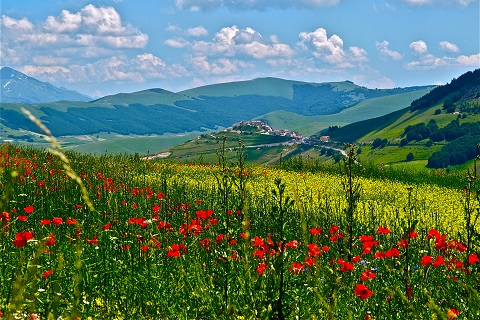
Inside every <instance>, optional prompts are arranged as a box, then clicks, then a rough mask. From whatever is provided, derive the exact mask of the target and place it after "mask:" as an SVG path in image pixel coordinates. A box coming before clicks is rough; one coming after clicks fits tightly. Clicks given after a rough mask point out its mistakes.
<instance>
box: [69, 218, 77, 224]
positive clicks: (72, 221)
mask: <svg viewBox="0 0 480 320" xmlns="http://www.w3.org/2000/svg"><path fill="white" fill-rule="evenodd" d="M67 224H77V220H76V219H71V218H69V219H67Z"/></svg>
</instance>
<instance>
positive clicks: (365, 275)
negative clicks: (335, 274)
mask: <svg viewBox="0 0 480 320" xmlns="http://www.w3.org/2000/svg"><path fill="white" fill-rule="evenodd" d="M376 276H377V274H376V273H375V272H373V271H372V270H365V271H363V272H362V275H361V276H360V280H361V281H365V280H368V279H373V278H375V277H376Z"/></svg>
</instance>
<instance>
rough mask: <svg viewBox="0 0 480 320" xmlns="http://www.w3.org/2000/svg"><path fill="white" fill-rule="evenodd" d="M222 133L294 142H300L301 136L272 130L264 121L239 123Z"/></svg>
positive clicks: (286, 131) (285, 131)
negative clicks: (258, 135) (263, 135)
mask: <svg viewBox="0 0 480 320" xmlns="http://www.w3.org/2000/svg"><path fill="white" fill-rule="evenodd" d="M223 131H224V132H233V133H247V134H248V133H260V134H267V135H271V136H281V137H290V138H292V139H295V140H302V139H303V136H302V134H300V133H296V132H290V131H288V130H280V129H273V128H272V127H270V126H269V125H268V124H267V123H266V122H265V121H261V120H251V121H240V122H237V123H235V124H233V125H232V126H231V127H228V128H226V129H224V130H223Z"/></svg>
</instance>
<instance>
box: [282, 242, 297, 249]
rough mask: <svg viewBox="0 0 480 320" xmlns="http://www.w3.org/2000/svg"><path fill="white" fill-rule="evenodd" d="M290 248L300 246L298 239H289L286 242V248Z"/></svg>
mask: <svg viewBox="0 0 480 320" xmlns="http://www.w3.org/2000/svg"><path fill="white" fill-rule="evenodd" d="M289 248H292V249H297V248H298V241H297V240H291V241H288V242H287V243H286V244H285V250H287V249H289Z"/></svg>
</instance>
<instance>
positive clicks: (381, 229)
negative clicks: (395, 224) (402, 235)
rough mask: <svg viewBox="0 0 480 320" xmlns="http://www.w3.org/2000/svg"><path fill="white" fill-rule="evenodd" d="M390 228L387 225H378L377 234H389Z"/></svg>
mask: <svg viewBox="0 0 480 320" xmlns="http://www.w3.org/2000/svg"><path fill="white" fill-rule="evenodd" d="M389 233H390V230H389V229H388V228H387V226H379V227H378V229H377V234H389Z"/></svg>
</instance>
